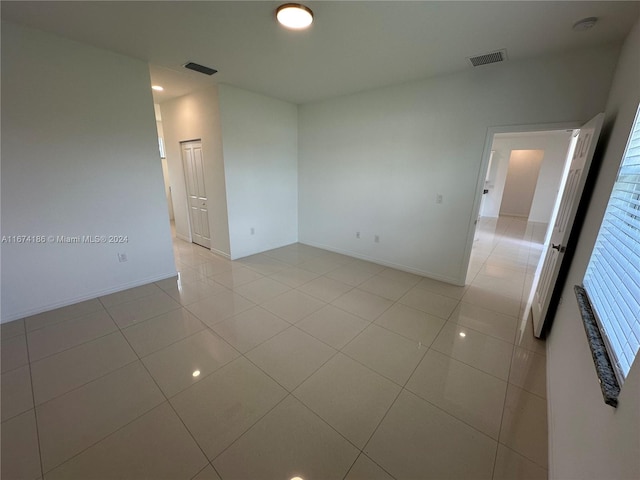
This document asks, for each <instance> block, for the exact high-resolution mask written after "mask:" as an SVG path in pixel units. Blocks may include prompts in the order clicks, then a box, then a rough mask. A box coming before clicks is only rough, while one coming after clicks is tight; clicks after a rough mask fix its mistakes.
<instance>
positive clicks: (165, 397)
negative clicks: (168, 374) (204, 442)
mask: <svg viewBox="0 0 640 480" xmlns="http://www.w3.org/2000/svg"><path fill="white" fill-rule="evenodd" d="M114 321H115V320H114ZM118 329H119V330H120V334H121V335H122V337H123V338H124V340H125V342H127V344H128V345H129V348H131V350H133V353H134V354H135V355H136V357H137V359H138V360H137V361H138V362H140V364H141V365H142V368H144V370H145V371H146V372H147V375H149V378H150V379H151V380H152V381H153V383H154V384H155V386H156V388H157V389H158V391H159V392H160V394H161V395H162V396H163V397H164V402H166V403H167V405H168V406H169V408H171V411H172V412H173V413H174V414H175V416H176V417H177V418H178V420H179V421H180V423H181V424H182V426H183V427H184V428H185V430H186V431H187V432H188V433H189V436H190V437H191V438H192V439H193V442H194V443H195V444H196V446H197V447H198V449H199V450H200V452H201V453H202V455H203V456H204V458H205V459H206V460H207V464H208V465H211V462H210V461H209V457H208V456H207V454H206V453H205V452H204V450H203V449H202V447H201V446H200V444H199V443H198V441H197V440H196V439H195V437H194V436H193V434H192V433H191V430H189V428H188V427H187V425H186V424H185V423H184V421H183V420H182V417H181V416H180V415H179V414H178V412H177V411H176V409H175V408H174V406H173V404H172V403H171V401H170V400H169V398H168V397H167V395H166V394H165V392H164V390H162V388H160V385H159V384H158V382H157V381H156V379H155V377H154V376H153V375H152V374H151V372H150V371H149V369H148V368H147V365H146V364H145V363H144V362H143V361H142V358H141V357H140V355H138V352H137V351H136V349H135V348H133V345H131V343H130V342H129V339H128V338H127V337H126V335H125V334H124V333H123V332H122V329H120V326H118ZM231 361H233V360H231ZM231 361H230V362H227V364H229V363H231ZM227 364H225V365H227ZM223 366H224V365H223ZM223 366H221V367H220V368H222V367H223ZM218 370H219V369H218ZM211 373H212V374H213V373H214V372H211ZM207 376H208V375H207ZM204 378H205V377H203V378H202V379H201V380H203V379H204ZM201 380H200V381H201ZM196 383H198V382H196ZM185 390H186V389H185ZM178 393H180V392H178ZM164 402H163V403H164ZM160 405H162V403H160V404H159V405H156V406H155V407H154V408H157V407H159V406H160ZM149 411H151V410H149ZM146 413H148V412H145V414H146ZM141 417H142V415H139V416H138V417H136V418H135V419H134V420H132V421H131V422H129V423H133V422H134V421H136V420H138V419H139V418H141ZM105 438H106V437H105ZM102 440H104V439H102ZM102 440H101V441H102ZM206 467H207V465H204V466H203V467H202V468H201V469H200V470H199V471H198V472H196V475H198V473H199V472H200V471H202V470H204V469H205V468H206ZM211 467H212V468H213V470H214V471H215V472H216V474H217V473H218V471H217V470H216V468H215V467H214V466H213V465H211ZM192 478H193V477H192Z"/></svg>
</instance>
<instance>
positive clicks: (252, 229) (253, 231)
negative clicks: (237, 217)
mask: <svg viewBox="0 0 640 480" xmlns="http://www.w3.org/2000/svg"><path fill="white" fill-rule="evenodd" d="M255 234H256V229H255V228H253V227H251V235H255Z"/></svg>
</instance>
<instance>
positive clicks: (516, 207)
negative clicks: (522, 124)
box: [500, 150, 544, 218]
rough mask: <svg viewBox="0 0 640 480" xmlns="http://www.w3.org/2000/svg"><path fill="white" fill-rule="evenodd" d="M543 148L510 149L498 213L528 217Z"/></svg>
mask: <svg viewBox="0 0 640 480" xmlns="http://www.w3.org/2000/svg"><path fill="white" fill-rule="evenodd" d="M543 157H544V150H511V156H510V157H509V168H508V169H507V179H506V182H505V185H504V192H503V193H502V202H501V203H500V215H510V216H515V217H524V218H529V212H530V211H531V204H532V203H533V195H534V194H535V192H536V184H537V183H538V175H539V173H540V167H541V165H542V159H543Z"/></svg>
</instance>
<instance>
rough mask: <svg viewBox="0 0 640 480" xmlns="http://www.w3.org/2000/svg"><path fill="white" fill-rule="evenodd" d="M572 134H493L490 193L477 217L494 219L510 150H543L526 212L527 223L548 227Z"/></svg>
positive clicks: (500, 198)
mask: <svg viewBox="0 0 640 480" xmlns="http://www.w3.org/2000/svg"><path fill="white" fill-rule="evenodd" d="M571 135H572V132H567V131H564V130H561V131H554V132H551V131H550V132H530V133H522V134H496V135H495V136H494V140H493V144H492V147H491V149H492V150H494V151H495V154H494V156H493V161H492V165H491V171H490V172H489V177H490V185H489V186H488V189H489V193H488V194H486V195H485V199H484V204H483V208H482V211H481V212H480V214H481V215H482V216H484V217H497V216H498V214H499V212H500V204H501V201H502V194H503V192H504V186H505V181H506V179H507V168H508V166H509V157H510V155H511V151H512V150H544V158H543V160H542V166H541V168H540V173H539V175H538V183H537V185H536V190H535V193H534V196H533V202H532V204H531V211H530V212H529V221H531V222H540V223H547V222H549V219H550V218H551V214H552V212H553V205H554V201H555V198H556V197H557V195H558V189H559V187H560V181H561V180H562V173H563V170H564V166H565V162H566V158H567V150H568V148H569V145H570V143H571Z"/></svg>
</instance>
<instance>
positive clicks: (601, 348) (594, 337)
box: [573, 285, 620, 407]
mask: <svg viewBox="0 0 640 480" xmlns="http://www.w3.org/2000/svg"><path fill="white" fill-rule="evenodd" d="M573 289H574V291H575V292H576V298H577V299H578V306H579V307H580V314H581V315H582V323H583V324H584V331H585V332H586V334H587V340H588V341H589V348H590V349H591V356H592V357H593V363H594V365H595V367H596V373H597V374H598V379H599V380H600V388H601V389H602V396H603V397H604V403H606V404H607V405H611V406H612V407H617V406H618V396H619V395H620V384H619V383H618V379H617V378H616V374H615V371H614V370H613V365H612V363H611V359H610V358H609V354H608V353H607V349H606V347H605V344H604V341H603V339H602V335H601V333H600V328H598V324H597V323H596V317H595V315H594V313H593V310H592V309H591V303H589V297H588V296H587V292H586V291H585V289H584V288H582V287H581V286H580V285H575V286H574V287H573Z"/></svg>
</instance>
